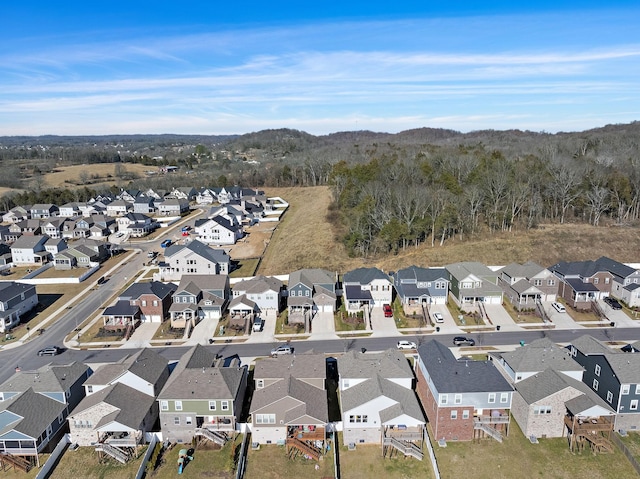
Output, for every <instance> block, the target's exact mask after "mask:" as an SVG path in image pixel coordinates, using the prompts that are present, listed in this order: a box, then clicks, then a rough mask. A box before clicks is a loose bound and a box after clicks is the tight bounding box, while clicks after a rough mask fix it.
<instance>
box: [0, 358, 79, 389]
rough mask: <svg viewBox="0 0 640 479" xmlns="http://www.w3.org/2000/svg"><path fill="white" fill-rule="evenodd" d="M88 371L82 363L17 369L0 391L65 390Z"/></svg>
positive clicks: (0, 387)
mask: <svg viewBox="0 0 640 479" xmlns="http://www.w3.org/2000/svg"><path fill="white" fill-rule="evenodd" d="M88 371H90V368H89V366H87V365H86V364H84V363H79V362H72V363H69V364H53V363H51V364H47V365H45V366H42V367H40V368H38V369H36V370H35V371H18V372H16V373H15V374H13V376H11V377H10V378H9V379H7V380H6V381H5V382H4V383H2V384H1V385H0V392H22V391H26V390H27V389H33V390H34V391H35V392H38V393H55V392H62V393H63V392H65V391H67V390H68V389H70V388H71V386H72V385H74V384H75V383H76V382H77V381H78V380H80V379H82V378H84V377H86V375H87V372H88Z"/></svg>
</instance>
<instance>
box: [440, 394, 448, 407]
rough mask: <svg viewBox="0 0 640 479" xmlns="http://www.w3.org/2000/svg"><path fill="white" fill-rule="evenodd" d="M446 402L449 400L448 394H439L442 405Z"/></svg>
mask: <svg viewBox="0 0 640 479" xmlns="http://www.w3.org/2000/svg"><path fill="white" fill-rule="evenodd" d="M448 402H449V395H448V394H440V404H441V405H443V406H444V405H446V404H447V403H448Z"/></svg>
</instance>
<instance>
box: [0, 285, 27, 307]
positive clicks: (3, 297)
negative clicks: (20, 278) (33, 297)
mask: <svg viewBox="0 0 640 479" xmlns="http://www.w3.org/2000/svg"><path fill="white" fill-rule="evenodd" d="M30 290H34V292H35V286H34V285H33V284H27V283H19V282H17V281H2V282H0V301H3V302H4V301H8V300H10V299H12V298H15V297H16V296H20V295H21V294H22V293H25V292H27V291H30Z"/></svg>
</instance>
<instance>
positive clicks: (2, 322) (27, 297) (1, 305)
mask: <svg viewBox="0 0 640 479" xmlns="http://www.w3.org/2000/svg"><path fill="white" fill-rule="evenodd" d="M37 305H38V295H37V293H36V287H35V285H33V284H27V283H19V282H16V281H1V282H0V333H6V332H7V331H10V330H11V329H13V328H15V327H16V326H17V325H18V324H20V318H21V317H22V316H24V315H25V314H26V313H28V312H29V311H31V310H32V309H33V308H35V307H36V306H37Z"/></svg>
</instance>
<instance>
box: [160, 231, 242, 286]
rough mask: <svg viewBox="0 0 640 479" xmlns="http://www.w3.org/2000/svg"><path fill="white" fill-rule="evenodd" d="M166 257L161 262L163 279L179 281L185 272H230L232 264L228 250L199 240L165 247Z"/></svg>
mask: <svg viewBox="0 0 640 479" xmlns="http://www.w3.org/2000/svg"><path fill="white" fill-rule="evenodd" d="M164 258H165V260H164V261H163V262H161V263H160V264H159V270H160V271H159V273H158V275H159V278H158V279H160V280H161V281H179V280H180V278H181V277H182V275H183V274H206V275H216V274H229V271H230V269H229V268H230V265H231V259H230V258H229V255H228V254H227V253H226V251H224V250H222V249H214V248H210V247H209V246H207V245H206V244H204V243H201V242H200V241H198V240H193V241H190V242H189V243H188V244H186V245H179V244H176V245H171V246H169V247H167V248H165V250H164Z"/></svg>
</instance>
